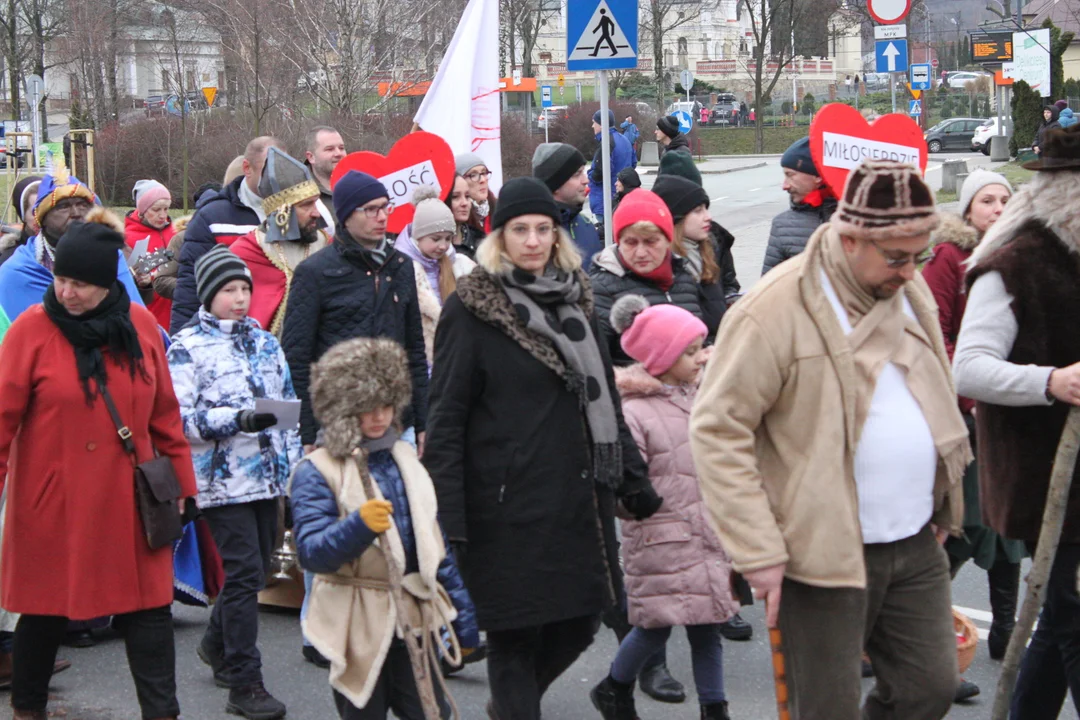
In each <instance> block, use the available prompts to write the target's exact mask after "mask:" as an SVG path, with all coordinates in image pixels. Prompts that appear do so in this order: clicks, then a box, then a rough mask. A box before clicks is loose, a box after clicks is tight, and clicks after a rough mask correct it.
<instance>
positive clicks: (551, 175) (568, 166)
mask: <svg viewBox="0 0 1080 720" xmlns="http://www.w3.org/2000/svg"><path fill="white" fill-rule="evenodd" d="M586 162H587V161H586V160H585V156H584V155H582V154H581V151H580V150H578V149H577V148H576V147H574V146H573V145H567V144H566V143H541V144H540V145H537V146H536V152H534V153H533V157H532V171H533V177H534V178H536V179H537V180H539V181H540V182H542V183H544V184H545V185H547V186H548V190H550V191H551V192H555V191H556V190H558V189H559V188H561V187H562V186H563V184H564V183H565V182H566V181H567V180H569V179H570V178H572V177H574V175H575V174H576V173H577V171H578V170H580V169H581V168H583V167H585V163H586Z"/></svg>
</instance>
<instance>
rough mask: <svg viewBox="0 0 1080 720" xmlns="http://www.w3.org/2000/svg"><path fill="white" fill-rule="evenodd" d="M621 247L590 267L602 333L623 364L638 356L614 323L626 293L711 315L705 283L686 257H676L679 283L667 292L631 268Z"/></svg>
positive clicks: (596, 259) (712, 330)
mask: <svg viewBox="0 0 1080 720" xmlns="http://www.w3.org/2000/svg"><path fill="white" fill-rule="evenodd" d="M617 247H618V246H616V245H612V246H611V247H609V248H606V249H605V250H604V251H603V252H601V253H599V254H597V256H596V257H594V258H593V262H592V267H591V268H590V269H589V279H590V280H591V281H592V287H593V296H594V298H595V300H596V316H597V318H598V319H599V321H600V333H601V334H602V335H603V341H604V342H606V343H607V346H608V350H609V351H610V353H611V362H612V363H613V364H614V365H616V366H620V367H621V366H625V365H632V364H633V363H634V360H633V359H631V358H630V356H629V355H627V354H626V353H625V352H623V349H622V345H621V344H620V343H619V334H618V333H617V332H615V330H614V328H612V327H611V306H612V305H614V304H615V301H616V300H618V299H619V298H621V297H622V296H623V295H641V296H643V297H644V298H645V299H646V300H648V301H649V304H650V305H663V304H665V303H666V304H671V305H678V306H679V307H681V308H683V309H684V310H689V311H690V312H692V313H694V315H696V316H697V317H699V318H701V319H702V320H705V322H706V324H708V322H709V318H707V317H706V314H705V313H703V312H702V306H701V286H700V285H699V284H698V282H697V281H696V280H695V279H694V276H693V275H691V274H690V271H689V269H687V267H686V261H685V260H683V259H682V258H678V257H676V258H674V260H673V261H672V262H673V267H674V269H675V284H674V285H672V286H671V289H670V290H668V291H667V292H664V291H663V290H661V289H660V288H659V287H658V286H656V285H654V284H653V283H651V282H649V281H648V280H644V279H642V278H640V277H638V276H637V275H634V274H633V273H630V272H628V271H627V270H626V269H625V268H624V267H623V266H622V264H620V263H619V259H618V257H616V255H615V253H616V252H618V250H617ZM716 322H717V323H719V318H716ZM714 335H716V328H715V327H710V328H709V337H713V336H714Z"/></svg>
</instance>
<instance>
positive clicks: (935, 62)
mask: <svg viewBox="0 0 1080 720" xmlns="http://www.w3.org/2000/svg"><path fill="white" fill-rule="evenodd" d="M930 64H931V65H933V66H934V67H937V66H938V61H937V58H934V59H933V60H931V61H930Z"/></svg>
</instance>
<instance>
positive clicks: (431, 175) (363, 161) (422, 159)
mask: <svg viewBox="0 0 1080 720" xmlns="http://www.w3.org/2000/svg"><path fill="white" fill-rule="evenodd" d="M350 170H359V171H360V172H364V173H367V174H368V175H374V176H375V177H377V178H378V179H379V181H380V182H382V184H383V185H385V186H386V191H387V192H388V193H390V202H391V203H393V206H394V207H393V210H391V211H390V217H389V218H388V219H387V221H386V231H387V232H390V233H399V232H401V231H402V230H404V229H405V226H406V225H408V224H409V223H410V222H412V219H413V211H414V210H415V208H414V207H413V205H412V196H413V191H415V190H416V189H417V188H418V187H420V186H421V185H431V186H432V187H434V188H436V189H438V191H439V197H440V198H442V199H443V200H445V199H446V198H447V196H448V195H449V194H450V192H451V190H453V184H454V173H455V166H454V151H453V150H451V149H450V146H449V145H447V144H446V141H445V140H443V139H442V138H441V137H439V136H438V135H435V134H433V133H429V132H423V131H420V132H414V133H409V134H408V135H406V136H405V137H403V138H401V139H400V140H398V141H397V142H396V143H394V147H392V148H390V154H389V155H380V154H379V153H374V152H368V151H367V150H362V151H360V152H354V153H349V154H348V155H346V156H345V157H344V158H342V160H341V162H339V163H338V164H337V167H336V168H334V172H333V173H332V174H331V175H330V189H331V190H333V189H334V186H335V185H337V182H338V180H340V179H341V178H343V177H344V176H345V173H347V172H349V171H350ZM338 220H340V221H342V222H344V220H345V218H338Z"/></svg>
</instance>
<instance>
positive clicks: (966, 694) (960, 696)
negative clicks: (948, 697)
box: [953, 678, 982, 703]
mask: <svg viewBox="0 0 1080 720" xmlns="http://www.w3.org/2000/svg"><path fill="white" fill-rule="evenodd" d="M980 692H982V691H981V690H979V686H978V685H976V684H975V683H973V682H971V681H970V680H965V679H964V678H960V684H959V685H957V686H956V695H954V696H953V702H954V703H959V702H964V701H965V700H970V699H971V698H973V697H975V696H976V695H978V694H979V693H980Z"/></svg>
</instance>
